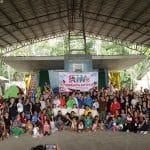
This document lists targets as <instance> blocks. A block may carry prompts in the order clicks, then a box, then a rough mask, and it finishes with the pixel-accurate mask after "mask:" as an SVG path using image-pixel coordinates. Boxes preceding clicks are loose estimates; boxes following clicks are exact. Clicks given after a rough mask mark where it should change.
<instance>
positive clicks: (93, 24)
mask: <svg viewBox="0 0 150 150" xmlns="http://www.w3.org/2000/svg"><path fill="white" fill-rule="evenodd" d="M104 2H105V0H101V2H99V5H98V8H99V10H98V12H97V14H96V18H95V20H97V19H98V16H99V15H98V14H99V13H100V11H101V10H102V6H103V4H104ZM91 21H92V20H91ZM91 21H89V23H90V22H91ZM95 26H96V23H95V21H94V20H93V23H92V25H91V28H90V32H91V31H92V30H93V29H94V28H95Z"/></svg>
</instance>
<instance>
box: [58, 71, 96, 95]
mask: <svg viewBox="0 0 150 150" xmlns="http://www.w3.org/2000/svg"><path fill="white" fill-rule="evenodd" d="M93 89H95V90H97V89H98V72H85V73H74V72H72V73H71V72H59V92H71V91H73V90H80V91H82V92H87V91H90V90H93Z"/></svg>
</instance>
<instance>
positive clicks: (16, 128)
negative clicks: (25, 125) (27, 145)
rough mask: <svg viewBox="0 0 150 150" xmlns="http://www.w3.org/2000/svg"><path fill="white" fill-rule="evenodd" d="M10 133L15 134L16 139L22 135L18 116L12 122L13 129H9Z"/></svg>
mask: <svg viewBox="0 0 150 150" xmlns="http://www.w3.org/2000/svg"><path fill="white" fill-rule="evenodd" d="M11 131H12V133H13V134H15V137H16V138H18V137H19V135H21V134H23V133H24V131H23V129H22V128H21V121H20V115H18V116H17V117H16V119H15V120H14V122H13V127H12V129H11Z"/></svg>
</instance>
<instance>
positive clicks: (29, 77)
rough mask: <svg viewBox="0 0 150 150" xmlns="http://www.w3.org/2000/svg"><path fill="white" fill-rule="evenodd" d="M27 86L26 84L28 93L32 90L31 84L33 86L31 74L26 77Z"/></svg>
mask: <svg viewBox="0 0 150 150" xmlns="http://www.w3.org/2000/svg"><path fill="white" fill-rule="evenodd" d="M25 84H26V90H27V91H28V90H29V89H30V84H31V74H30V75H28V76H26V77H25Z"/></svg>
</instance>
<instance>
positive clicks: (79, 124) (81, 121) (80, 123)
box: [78, 120, 84, 132]
mask: <svg viewBox="0 0 150 150" xmlns="http://www.w3.org/2000/svg"><path fill="white" fill-rule="evenodd" d="M83 130H84V124H83V120H80V121H79V123H78V132H82V131H83Z"/></svg>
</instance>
